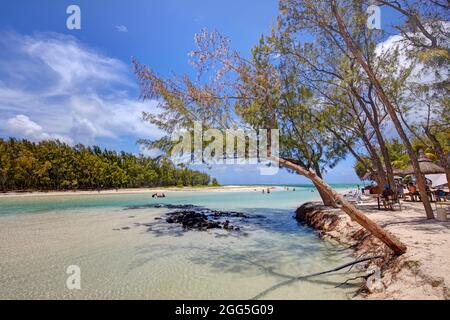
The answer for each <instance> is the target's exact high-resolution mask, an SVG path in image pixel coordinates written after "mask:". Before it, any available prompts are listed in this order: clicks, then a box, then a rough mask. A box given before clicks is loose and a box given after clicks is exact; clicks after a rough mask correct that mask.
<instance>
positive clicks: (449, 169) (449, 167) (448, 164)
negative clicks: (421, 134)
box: [424, 127, 450, 188]
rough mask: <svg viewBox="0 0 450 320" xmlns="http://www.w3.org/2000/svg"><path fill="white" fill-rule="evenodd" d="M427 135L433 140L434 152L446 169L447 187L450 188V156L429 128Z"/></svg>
mask: <svg viewBox="0 0 450 320" xmlns="http://www.w3.org/2000/svg"><path fill="white" fill-rule="evenodd" d="M424 130H425V134H426V135H427V137H428V138H429V139H430V140H431V143H432V144H433V147H434V151H435V152H436V154H437V155H438V157H439V159H440V160H441V164H442V166H443V167H444V169H445V174H446V176H447V185H448V187H449V188H450V154H448V153H447V154H445V152H444V149H443V148H442V146H441V143H440V142H439V141H438V139H437V138H436V136H435V135H434V134H433V133H432V132H431V131H430V129H429V128H427V127H425V128H424Z"/></svg>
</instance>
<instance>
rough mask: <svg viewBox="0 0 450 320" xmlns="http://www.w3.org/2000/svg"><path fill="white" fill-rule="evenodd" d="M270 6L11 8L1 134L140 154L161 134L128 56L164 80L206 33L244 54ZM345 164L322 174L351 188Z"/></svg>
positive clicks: (222, 173)
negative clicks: (75, 22) (75, 15)
mask: <svg viewBox="0 0 450 320" xmlns="http://www.w3.org/2000/svg"><path fill="white" fill-rule="evenodd" d="M70 4H77V5H79V6H80V8H81V30H68V29H67V28H66V19H67V17H68V15H67V14H66V8H67V7H68V6H69V5H70ZM277 8H278V4H277V1H276V0H245V1H243V0H227V1H209V0H189V1H186V0H164V1H163V0H159V1H156V0H150V1H144V0H133V1H117V0H109V1H105V0H96V1H62V0H58V1H54V0H36V1H31V0H28V1H24V0H15V1H9V2H5V3H3V4H2V10H1V11H0V136H1V137H4V138H6V137H8V136H15V137H19V138H28V139H31V140H36V141H38V140H42V139H51V138H57V139H61V140H63V141H66V142H68V143H71V144H74V143H78V142H81V143H84V144H97V145H100V146H102V147H107V148H112V149H116V150H126V151H131V152H135V153H138V152H139V146H137V145H136V140H137V139H139V138H152V137H156V136H158V135H159V134H160V133H159V132H158V130H157V129H156V128H154V127H151V126H150V125H147V124H145V123H143V122H142V121H141V120H140V114H141V112H142V111H144V110H145V111H152V110H153V108H154V104H152V103H151V102H142V101H140V100H139V92H138V88H137V85H136V79H135V77H134V75H133V73H132V68H131V63H130V62H131V57H132V56H134V57H136V58H137V59H138V60H139V61H140V62H142V63H145V64H147V65H149V66H151V67H152V68H153V69H155V70H156V71H158V72H159V73H161V74H166V75H167V74H170V73H172V72H173V73H178V74H180V73H189V72H191V71H192V69H191V66H190V65H189V64H188V56H187V53H188V52H189V51H190V50H192V48H193V38H194V34H195V33H197V32H199V31H200V30H201V29H202V28H204V27H206V28H208V29H210V30H212V29H217V30H219V31H220V32H221V33H222V34H225V35H226V36H228V37H229V38H230V39H231V41H232V45H233V47H234V48H236V49H238V50H239V51H240V52H242V53H245V52H248V51H249V49H250V48H251V47H252V46H253V45H254V44H255V43H256V42H257V40H258V39H259V37H260V36H261V34H263V33H267V32H268V31H269V30H270V28H271V25H272V24H273V23H274V21H275V18H276V15H277ZM353 163H354V160H353V159H352V158H350V157H349V158H348V159H346V160H345V161H342V162H341V163H340V164H339V165H338V166H337V167H336V168H335V169H333V170H331V171H330V172H329V173H328V174H327V175H326V180H327V181H329V182H332V183H337V182H355V181H357V180H358V179H357V177H356V175H355V174H354V172H353V169H352V167H353ZM242 169H243V168H237V169H236V168H233V167H221V168H214V169H212V170H211V171H209V173H211V174H212V175H214V176H216V177H217V178H218V179H219V181H220V182H221V183H224V184H234V183H236V184H238V183H239V184H244V183H291V184H294V183H305V182H307V180H306V179H304V178H302V177H300V176H297V175H294V174H290V173H287V172H286V171H284V170H282V171H280V173H279V174H277V175H275V176H260V175H259V171H258V170H257V168H245V170H242Z"/></svg>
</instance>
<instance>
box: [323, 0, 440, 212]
mask: <svg viewBox="0 0 450 320" xmlns="http://www.w3.org/2000/svg"><path fill="white" fill-rule="evenodd" d="M331 10H332V12H333V15H334V17H335V18H336V22H337V25H338V28H339V33H340V35H341V36H342V37H343V39H344V41H345V43H346V45H347V47H348V48H349V49H350V51H351V53H352V55H353V57H354V58H355V59H356V60H357V61H358V63H359V64H360V65H361V67H362V68H363V69H364V71H365V72H366V74H367V77H368V79H369V81H370V83H371V84H372V85H373V86H374V88H375V91H376V93H377V96H378V98H379V99H380V100H381V102H382V103H383V105H384V106H385V108H386V111H387V112H388V113H389V116H390V117H391V120H392V122H393V123H394V126H395V129H396V130H397V132H398V134H399V136H400V138H401V139H402V141H403V143H404V144H405V147H406V150H407V152H408V155H409V158H410V160H411V163H412V166H413V168H414V173H415V176H416V179H417V185H418V187H419V194H420V198H421V200H422V203H423V206H424V208H425V213H426V215H427V218H428V219H434V213H433V208H432V207H431V203H430V200H429V199H428V194H427V190H426V181H425V176H424V175H423V174H422V171H421V170H420V165H419V161H418V159H417V155H416V154H415V152H414V150H413V148H412V145H411V142H410V141H409V139H408V136H407V135H406V133H405V131H404V130H403V127H402V125H401V123H400V120H399V119H398V116H397V113H396V111H395V108H394V106H393V105H392V103H391V102H390V101H389V98H388V96H387V95H386V93H385V92H384V89H383V87H382V86H381V84H380V82H379V81H378V79H377V78H376V76H375V73H374V72H373V70H372V68H371V67H370V66H369V64H368V63H367V62H366V61H365V60H364V59H363V57H362V54H361V52H360V51H359V50H358V48H356V47H355V45H354V43H353V40H352V38H351V36H350V34H349V33H348V31H347V29H346V27H345V24H344V21H343V20H342V17H341V16H340V14H339V12H338V9H337V5H336V1H335V0H332V1H331Z"/></svg>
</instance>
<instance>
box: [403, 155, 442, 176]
mask: <svg viewBox="0 0 450 320" xmlns="http://www.w3.org/2000/svg"><path fill="white" fill-rule="evenodd" d="M418 160H419V166H420V171H422V173H423V174H438V173H445V169H444V168H442V167H441V166H438V165H437V164H435V163H434V162H433V161H432V160H431V159H429V158H428V157H427V156H426V155H425V153H424V152H423V151H422V150H421V151H420V153H419V159H418ZM394 174H395V175H399V176H407V175H410V174H414V168H413V167H412V166H411V165H410V166H408V168H406V169H404V170H395V171H394Z"/></svg>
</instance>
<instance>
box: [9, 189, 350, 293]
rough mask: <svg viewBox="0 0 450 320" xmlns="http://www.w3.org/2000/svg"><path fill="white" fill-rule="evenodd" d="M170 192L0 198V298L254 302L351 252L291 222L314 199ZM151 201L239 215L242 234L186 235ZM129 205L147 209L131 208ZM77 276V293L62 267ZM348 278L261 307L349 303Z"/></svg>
mask: <svg viewBox="0 0 450 320" xmlns="http://www.w3.org/2000/svg"><path fill="white" fill-rule="evenodd" d="M311 190H312V189H311V188H308V187H303V188H301V187H299V188H297V190H296V192H292V191H284V190H280V191H275V192H272V193H271V194H270V195H267V194H265V195H263V194H262V193H260V192H244V191H242V192H216V193H210V192H208V193H206V192H174V193H169V194H168V198H166V199H152V198H151V197H150V195H149V194H117V195H102V194H100V195H89V196H87V195H76V196H53V197H32V198H31V197H30V198H28V197H22V198H19V197H18V198H3V199H0V257H1V258H0V271H1V272H0V298H6V299H15V298H26V299H32V298H37V299H42V298H56V299H83V298H92V299H251V298H253V297H255V296H256V295H258V294H259V293H260V292H262V291H264V290H265V289H267V288H269V287H271V286H273V285H275V284H277V283H279V282H282V281H284V280H286V279H287V277H289V276H300V275H305V274H310V273H315V272H318V271H323V270H327V269H331V268H333V267H335V266H338V265H341V264H343V263H345V262H347V261H350V260H351V258H350V257H349V252H348V251H346V250H343V249H342V248H340V247H338V246H333V245H331V244H329V243H327V242H325V241H322V240H320V239H318V237H317V235H316V234H315V233H314V232H312V231H311V230H310V229H308V228H306V227H304V226H302V225H300V224H298V223H297V222H296V221H295V219H293V218H292V217H293V214H294V211H295V208H296V207H298V206H299V205H300V204H301V203H303V202H305V201H308V200H313V199H317V196H318V195H317V192H312V191H311ZM155 203H162V204H163V203H167V204H194V205H199V206H205V207H208V208H211V209H222V210H239V211H242V212H246V213H247V214H248V215H263V216H264V218H262V219H249V220H248V221H246V222H243V221H242V222H241V221H238V222H237V223H238V224H239V226H241V227H242V231H241V232H231V233H230V232H227V231H224V230H212V231H208V232H197V231H189V232H184V231H183V230H182V229H181V228H180V227H178V226H174V225H168V224H167V223H165V222H164V220H155V218H157V217H161V216H163V215H164V214H165V213H166V212H168V210H167V209H156V208H148V207H145V205H148V204H155ZM131 206H143V207H141V208H140V209H130V207H131ZM70 265H77V266H79V267H80V269H81V290H69V289H67V287H66V279H67V277H68V275H67V274H66V269H67V267H68V266H70ZM353 276H354V275H352V274H348V273H345V272H342V273H338V274H333V275H329V276H322V277H318V278H312V279H310V280H308V281H298V282H295V283H292V284H290V285H287V286H284V287H281V288H278V289H277V290H274V291H271V292H269V293H268V294H267V295H266V296H264V297H263V298H267V299H345V298H347V297H348V295H349V294H351V293H352V292H353V291H354V289H355V287H351V286H350V287H349V286H347V287H340V288H335V287H336V286H337V285H338V284H340V283H341V282H343V281H345V279H347V278H351V277H353Z"/></svg>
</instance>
